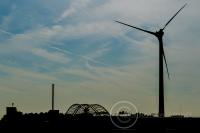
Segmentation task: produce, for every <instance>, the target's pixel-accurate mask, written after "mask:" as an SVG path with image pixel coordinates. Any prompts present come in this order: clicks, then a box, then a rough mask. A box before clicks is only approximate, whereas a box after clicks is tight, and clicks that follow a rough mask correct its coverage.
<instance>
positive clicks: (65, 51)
mask: <svg viewBox="0 0 200 133" xmlns="http://www.w3.org/2000/svg"><path fill="white" fill-rule="evenodd" d="M0 32H2V33H4V34H7V35H10V36H14V35H16V34H13V33H11V32H8V31H6V30H3V29H2V28H0ZM31 39H33V38H32V37H31ZM40 39H42V40H43V38H40ZM44 41H46V42H50V43H54V44H61V45H63V44H64V43H61V42H56V41H48V40H44ZM50 48H52V49H54V50H57V51H60V52H62V53H68V54H71V55H74V56H77V57H80V58H81V59H84V60H87V61H91V62H93V63H97V64H101V65H104V66H108V65H107V64H105V63H103V62H100V61H97V60H94V59H92V58H90V57H87V56H83V55H80V54H76V53H74V52H71V51H69V50H66V49H65V50H63V49H60V48H58V47H54V46H51V47H50Z"/></svg>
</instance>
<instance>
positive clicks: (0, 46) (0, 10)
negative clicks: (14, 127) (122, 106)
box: [0, 0, 200, 117]
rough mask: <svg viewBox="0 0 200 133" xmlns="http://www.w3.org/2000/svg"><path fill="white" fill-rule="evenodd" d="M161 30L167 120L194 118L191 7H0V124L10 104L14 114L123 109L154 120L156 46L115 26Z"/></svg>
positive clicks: (137, 0) (197, 94) (67, 3)
mask: <svg viewBox="0 0 200 133" xmlns="http://www.w3.org/2000/svg"><path fill="white" fill-rule="evenodd" d="M185 3H188V5H187V6H186V8H185V9H184V10H183V11H182V12H181V13H180V14H178V16H177V17H176V18H175V20H174V21H173V22H171V23H170V25H169V26H168V27H167V28H166V30H165V36H164V48H165V53H166V57H167V62H168V67H169V73H170V80H169V79H168V78H167V74H166V69H164V71H165V111H166V114H167V115H174V114H182V115H186V116H200V106H199V102H200V89H199V86H200V82H199V81H200V80H199V79H200V78H199V76H200V71H199V68H200V58H199V57H200V45H199V42H200V38H199V36H200V28H199V24H200V14H199V12H200V9H199V5H200V1H199V0H148V1H147V0H101V1H99V0H34V1H33V0H15V1H13V0H1V1H0V117H2V116H3V115H4V114H5V111H6V110H5V108H6V107H7V106H11V103H12V102H14V104H15V106H16V107H17V109H18V110H19V111H22V112H25V113H26V112H47V111H48V110H49V109H50V108H51V84H52V83H54V84H55V89H56V90H55V108H56V109H59V110H60V112H63V113H65V112H66V111H67V109H68V108H69V107H70V106H71V105H72V104H75V103H88V104H92V103H95V104H101V105H103V106H104V107H105V108H106V109H107V110H108V111H109V110H110V109H111V108H112V106H113V105H114V104H115V103H116V102H119V101H124V100H126V101H130V102H131V103H133V104H134V105H135V106H136V107H137V109H138V111H139V112H143V113H147V114H151V113H157V112H158V74H159V73H158V68H159V67H158V59H159V58H158V41H157V39H156V38H155V37H154V36H151V35H148V34H146V33H143V32H141V31H137V30H135V29H131V28H129V27H126V26H122V25H120V24H118V23H115V22H114V21H113V20H119V21H123V22H126V23H129V24H132V25H135V26H138V27H141V28H144V29H147V30H151V31H157V30H159V29H160V28H162V27H163V26H164V25H165V24H166V22H167V21H168V20H169V19H170V18H171V17H172V16H173V15H174V14H175V13H176V12H177V11H178V10H179V9H180V8H181V6H183V5H184V4H185Z"/></svg>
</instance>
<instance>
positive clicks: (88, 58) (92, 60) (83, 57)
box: [50, 46, 108, 66]
mask: <svg viewBox="0 0 200 133" xmlns="http://www.w3.org/2000/svg"><path fill="white" fill-rule="evenodd" d="M50 48H52V49H55V50H57V51H60V52H62V53H68V54H71V55H74V56H77V57H80V58H81V59H84V60H87V61H91V62H94V63H97V64H101V65H104V66H108V65H107V64H105V63H103V62H100V61H97V60H94V59H92V58H90V57H87V56H83V55H80V54H75V53H74V52H71V51H69V50H63V49H60V48H58V47H54V46H51V47H50Z"/></svg>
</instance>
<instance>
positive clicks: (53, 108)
mask: <svg viewBox="0 0 200 133" xmlns="http://www.w3.org/2000/svg"><path fill="white" fill-rule="evenodd" d="M52 110H54V84H52Z"/></svg>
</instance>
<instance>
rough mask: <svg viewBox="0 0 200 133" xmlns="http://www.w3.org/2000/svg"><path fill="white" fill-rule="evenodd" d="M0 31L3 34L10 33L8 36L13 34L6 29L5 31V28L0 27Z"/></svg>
mask: <svg viewBox="0 0 200 133" xmlns="http://www.w3.org/2000/svg"><path fill="white" fill-rule="evenodd" d="M0 32H2V33H4V34H7V35H10V36H12V35H14V34H13V33H11V32H8V31H5V30H3V29H1V28H0Z"/></svg>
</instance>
